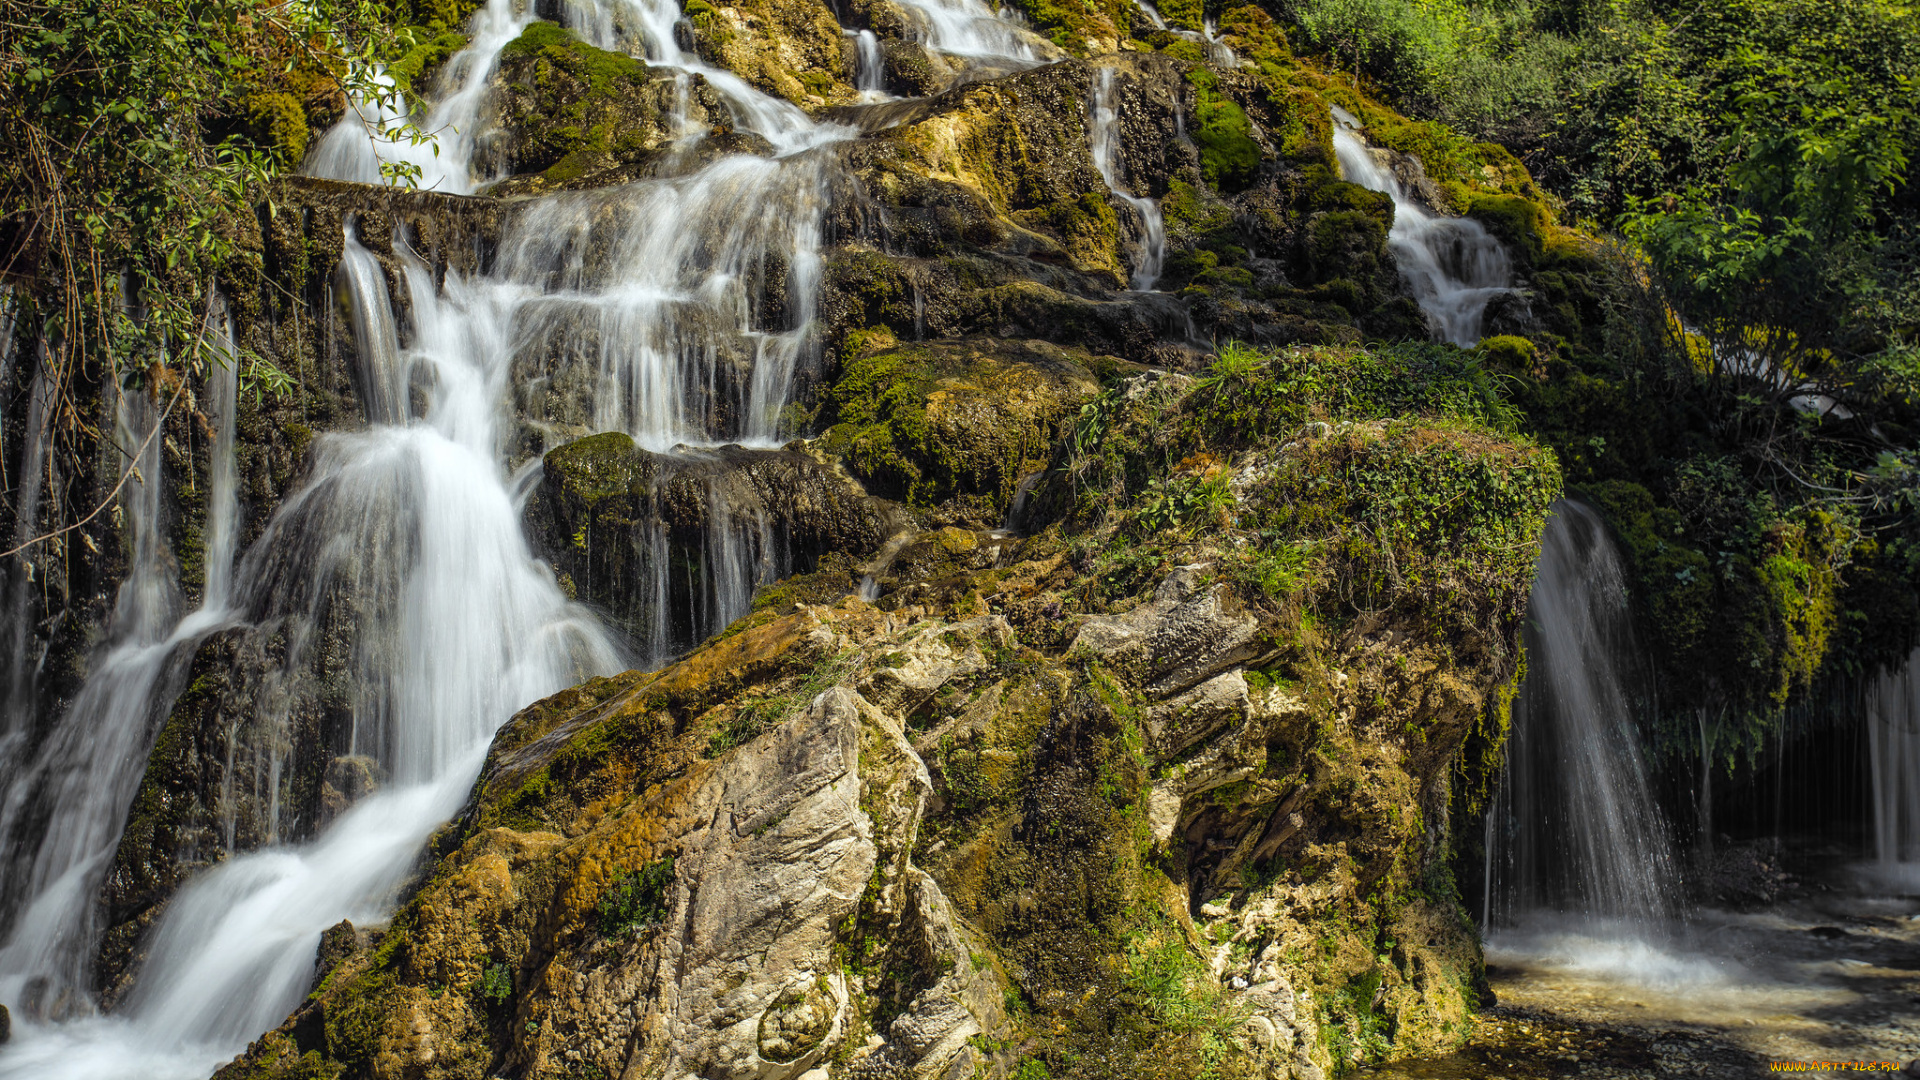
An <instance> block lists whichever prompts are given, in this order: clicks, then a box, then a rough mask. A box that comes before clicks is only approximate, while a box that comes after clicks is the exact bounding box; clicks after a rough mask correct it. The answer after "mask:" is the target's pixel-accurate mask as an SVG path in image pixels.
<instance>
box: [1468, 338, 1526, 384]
mask: <svg viewBox="0 0 1920 1080" xmlns="http://www.w3.org/2000/svg"><path fill="white" fill-rule="evenodd" d="M1475 351H1476V352H1478V353H1479V354H1480V355H1481V356H1482V357H1484V358H1485V361H1484V362H1485V363H1486V365H1487V366H1488V367H1489V368H1491V369H1492V370H1494V371H1498V372H1501V373H1502V374H1506V375H1526V374H1529V373H1531V372H1532V371H1533V366H1534V363H1535V361H1536V360H1537V359H1538V358H1539V355H1540V350H1539V349H1538V348H1536V347H1535V346H1534V344H1533V342H1531V341H1528V340H1527V339H1526V338H1523V337H1516V336H1514V335H1511V334H1498V335H1495V336H1493V337H1490V338H1483V339H1481V341H1480V344H1479V345H1477V346H1475Z"/></svg>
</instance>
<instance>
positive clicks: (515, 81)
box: [483, 22, 707, 194]
mask: <svg viewBox="0 0 1920 1080" xmlns="http://www.w3.org/2000/svg"><path fill="white" fill-rule="evenodd" d="M495 81H496V84H497V86H498V88H499V92H498V93H497V94H496V95H495V100H494V101H493V103H492V105H491V106H490V108H491V109H492V110H493V111H494V113H495V116H494V118H493V120H494V123H493V126H494V127H495V128H497V130H498V132H499V134H498V136H497V138H498V140H499V146H498V149H497V151H494V152H496V153H498V154H499V155H500V156H502V157H504V158H505V159H506V161H507V163H508V165H509V166H510V167H511V170H512V171H513V172H514V173H517V174H530V173H531V174H538V177H539V184H538V185H537V186H535V187H532V188H527V187H526V185H524V184H523V185H520V186H519V187H515V188H512V189H511V190H512V191H513V193H515V194H531V193H535V192H537V191H539V190H547V189H551V188H556V187H567V186H570V185H573V184H575V183H577V182H578V181H580V180H581V179H582V178H584V177H586V176H588V175H589V174H592V173H594V172H596V171H599V170H602V169H608V168H612V167H614V166H617V165H620V164H622V163H629V162H634V161H638V160H641V159H644V158H645V157H647V156H648V155H649V154H651V153H653V152H655V151H658V150H660V149H661V148H662V147H664V146H666V145H667V144H668V143H669V142H670V141H671V140H672V139H673V138H674V136H675V134H676V132H675V131H674V129H673V125H672V122H671V114H672V108H673V101H674V96H675V94H676V90H675V89H674V86H673V80H672V79H671V78H669V77H666V76H665V75H662V76H659V77H656V76H655V75H654V73H653V72H652V71H651V70H650V69H649V68H648V67H647V65H646V64H645V63H644V62H643V61H641V60H638V59H636V58H634V57H632V56H628V55H627V54H625V53H618V52H609V51H607V50H605V49H597V48H595V47H593V46H592V45H589V44H587V43H586V42H584V41H581V40H580V39H579V37H578V36H576V35H575V34H574V33H573V31H571V30H569V29H567V28H566V27H563V26H560V25H558V24H556V23H550V22H534V23H530V24H528V26H527V28H526V29H525V30H524V31H522V32H521V34H520V36H519V37H517V38H515V39H514V40H512V41H510V42H508V43H507V44H506V45H505V46H504V47H503V48H502V49H501V50H500V70H499V72H498V74H497V75H496V76H495ZM695 98H696V100H695V102H694V105H695V109H694V112H695V113H696V114H697V115H696V119H698V118H699V116H704V115H706V113H707V109H706V107H705V101H704V96H703V95H700V94H696V95H695ZM484 149H486V148H483V150H484ZM523 189H524V190H523Z"/></svg>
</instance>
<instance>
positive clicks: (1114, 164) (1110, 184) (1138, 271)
mask: <svg viewBox="0 0 1920 1080" xmlns="http://www.w3.org/2000/svg"><path fill="white" fill-rule="evenodd" d="M1087 111H1088V121H1089V122H1088V125H1087V131H1088V137H1089V139H1090V141H1091V144H1092V150H1093V167H1094V168H1095V169H1096V170H1098V171H1099V173H1100V179H1102V180H1104V181H1106V184H1107V190H1108V191H1111V192H1113V194H1114V195H1115V196H1117V197H1118V198H1119V199H1120V200H1121V201H1123V202H1125V203H1126V204H1127V205H1128V206H1131V207H1133V208H1134V210H1135V211H1136V212H1137V213H1139V215H1140V224H1141V231H1142V234H1143V235H1142V236H1141V237H1140V254H1139V257H1138V259H1137V260H1136V261H1135V262H1134V266H1133V288H1134V290H1135V291H1136V292H1149V291H1151V290H1152V289H1153V283H1154V282H1155V281H1156V280H1158V279H1159V277H1160V265H1161V263H1162V261H1163V260H1164V259H1165V257H1166V250H1167V229H1166V225H1165V223H1164V222H1162V221H1161V219H1160V204H1159V203H1157V202H1154V201H1153V200H1152V199H1145V198H1141V197H1139V196H1137V195H1135V194H1133V193H1132V192H1131V191H1128V190H1127V189H1126V188H1125V187H1124V186H1122V184H1121V183H1120V165H1121V162H1120V131H1119V123H1118V121H1119V117H1120V114H1119V110H1118V109H1117V107H1116V106H1115V104H1114V100H1113V69H1112V68H1104V67H1103V68H1101V69H1100V70H1099V72H1098V74H1096V75H1095V76H1094V79H1093V101H1092V102H1091V103H1090V104H1089V106H1088V109H1087Z"/></svg>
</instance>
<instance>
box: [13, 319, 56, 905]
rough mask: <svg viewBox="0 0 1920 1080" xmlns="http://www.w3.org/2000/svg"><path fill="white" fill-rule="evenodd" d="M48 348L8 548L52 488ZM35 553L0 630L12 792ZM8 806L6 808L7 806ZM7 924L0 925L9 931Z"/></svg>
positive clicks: (32, 530) (29, 682) (25, 557)
mask: <svg viewBox="0 0 1920 1080" xmlns="http://www.w3.org/2000/svg"><path fill="white" fill-rule="evenodd" d="M8 314H9V318H10V320H11V315H12V310H11V308H9V312H8ZM7 330H8V334H7V346H6V347H8V348H11V347H12V344H13V327H12V326H11V325H9V326H8V327H7ZM44 350H45V346H44V345H41V346H40V347H39V349H38V350H37V355H36V357H35V360H36V363H35V365H34V371H33V383H32V389H31V390H29V391H28V394H29V397H28V399H27V426H26V431H25V432H24V434H25V436H26V439H27V442H26V448H25V452H24V453H23V454H22V457H23V459H24V460H23V461H22V463H21V468H20V489H19V494H18V495H17V496H16V499H17V500H18V501H17V502H16V503H15V504H14V508H15V509H14V534H13V535H12V536H11V537H8V538H7V540H8V543H7V546H8V547H9V548H12V547H22V546H23V545H25V544H26V543H27V542H28V541H30V540H32V539H33V538H34V536H35V535H36V534H37V533H38V531H39V529H40V497H41V491H42V488H43V485H44V484H45V483H46V475H47V472H46V453H47V424H48V421H49V420H50V419H51V409H52V402H53V392H54V388H53V380H52V379H50V378H49V377H48V373H47V368H46V365H45V364H44V363H40V362H38V361H39V360H40V359H41V358H42V357H44V355H45V352H44ZM33 556H34V552H33V550H31V549H24V550H22V551H21V552H20V554H19V555H17V556H15V557H14V558H12V559H9V560H8V561H7V566H6V568H5V574H6V576H5V577H4V578H3V579H0V581H3V582H4V584H5V586H6V592H5V593H4V596H5V598H6V605H7V606H6V609H5V612H6V619H5V623H4V625H0V641H4V642H5V647H6V652H5V655H4V657H0V662H3V663H4V664H5V665H6V666H5V669H4V670H0V677H4V678H5V680H6V681H5V682H4V683H0V692H4V693H5V695H6V697H5V698H4V699H3V700H0V784H5V785H6V787H7V788H8V789H9V790H10V789H11V787H12V783H11V781H12V780H13V778H14V775H15V770H16V768H17V767H18V750H19V749H20V747H21V746H22V745H23V744H24V743H25V742H26V739H27V736H28V732H29V729H30V728H31V727H32V726H33V706H34V693H33V689H34V676H35V673H36V672H37V671H38V669H39V667H40V661H41V658H42V656H43V655H44V654H42V656H36V655H34V654H35V645H36V642H35V640H34V634H33V621H34V620H33V616H32V612H33V606H32V605H33V598H34V592H35V588H34V574H35V565H34V562H33ZM3 805H4V803H0V806H3ZM5 839H6V833H5V832H4V831H0V843H4V842H5ZM7 893H8V890H7V888H6V887H5V886H4V885H0V911H4V910H5V907H4V901H5V898H6V896H7ZM3 929H4V923H0V932H3Z"/></svg>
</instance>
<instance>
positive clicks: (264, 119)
mask: <svg viewBox="0 0 1920 1080" xmlns="http://www.w3.org/2000/svg"><path fill="white" fill-rule="evenodd" d="M247 123H248V124H249V126H251V127H252V129H253V131H254V137H255V138H256V139H257V140H258V141H259V142H260V144H261V145H262V146H265V147H268V148H269V149H271V150H272V151H273V153H274V156H275V157H278V158H279V159H280V163H281V165H282V167H284V168H292V167H293V166H295V165H298V164H299V163H300V159H301V158H302V157H304V156H306V153H307V114H306V110H304V109H302V108H301V106H300V102H299V100H298V99H296V98H295V97H294V96H293V95H292V94H283V93H265V94H254V95H252V96H250V97H248V98H247Z"/></svg>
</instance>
